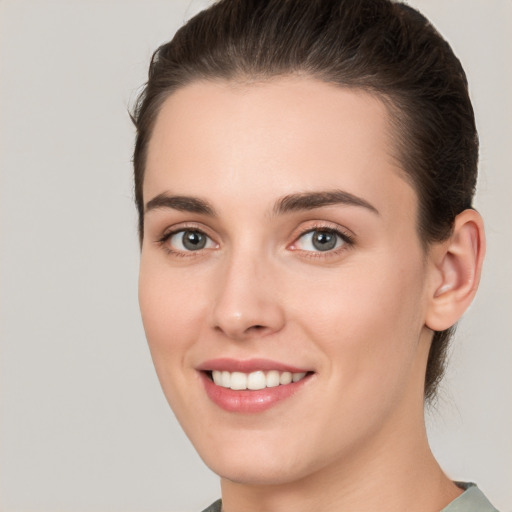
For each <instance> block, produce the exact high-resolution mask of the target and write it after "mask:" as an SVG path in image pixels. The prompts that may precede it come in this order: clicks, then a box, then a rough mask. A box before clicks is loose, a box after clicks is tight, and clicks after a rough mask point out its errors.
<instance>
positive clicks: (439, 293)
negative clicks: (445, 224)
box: [425, 210, 485, 331]
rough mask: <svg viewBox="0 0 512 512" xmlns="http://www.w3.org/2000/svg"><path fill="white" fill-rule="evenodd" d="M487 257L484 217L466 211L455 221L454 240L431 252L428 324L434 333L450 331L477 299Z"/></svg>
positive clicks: (435, 247) (474, 212) (436, 245)
mask: <svg viewBox="0 0 512 512" xmlns="http://www.w3.org/2000/svg"><path fill="white" fill-rule="evenodd" d="M484 255H485V234H484V225H483V221H482V217H481V216H480V214H479V213H478V212H476V211H475V210H464V211H463V212H462V213H460V214H459V215H457V217H456V218H455V225H454V229H453V234H452V236H451V237H450V238H449V239H448V240H447V241H444V242H441V243H439V244H435V245H434V246H433V247H432V248H431V251H430V254H429V259H430V264H431V273H430V286H429V291H428V293H429V297H428V299H429V303H428V308H427V316H426V320H425V324H426V326H427V327H428V328H430V329H432V330H433V331H444V330H445V329H448V328H449V327H451V326H452V325H454V324H455V323H457V321H458V320H459V318H460V317H461V316H462V314H463V313H464V312H465V311H466V309H467V308H468V306H469V305H470V304H471V301H472V300H473V297H474V296H475V293H476V290H477V288H478V284H479V282H480V274H481V271H482V263H483V259H484Z"/></svg>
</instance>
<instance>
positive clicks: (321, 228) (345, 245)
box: [156, 224, 355, 258]
mask: <svg viewBox="0 0 512 512" xmlns="http://www.w3.org/2000/svg"><path fill="white" fill-rule="evenodd" d="M187 231H190V232H196V233H200V234H202V235H204V236H205V237H207V238H208V239H209V240H212V238H211V237H210V236H209V235H208V234H207V233H205V231H204V230H202V229H200V228H198V227H197V226H180V228H179V229H174V230H172V231H168V232H165V233H164V234H163V235H162V236H161V237H160V238H159V239H158V240H156V242H157V243H158V244H159V245H161V246H162V247H164V249H165V250H166V251H167V253H168V254H170V255H173V256H178V257H184V258H189V257H194V256H199V255H200V254H202V253H203V251H204V250H205V249H198V250H197V251H181V250H176V249H172V248H171V246H170V245H169V244H168V243H167V242H168V241H169V240H170V239H171V238H172V237H173V236H174V235H177V234H178V233H182V232H183V233H184V232H187ZM314 232H319V233H328V234H332V235H335V236H337V237H338V238H340V239H341V241H342V245H341V247H336V248H334V249H330V250H326V251H308V250H304V249H297V248H293V246H294V245H295V244H297V242H298V241H299V240H300V239H301V238H303V237H304V236H306V235H307V234H309V233H314ZM354 244H355V240H354V237H353V236H351V235H349V234H348V233H346V232H344V231H342V230H341V229H339V228H334V227H332V226H326V225H320V224H319V225H313V226H311V227H308V228H307V229H305V230H302V231H301V232H300V233H299V234H298V235H297V236H296V237H295V238H294V241H293V242H292V244H290V245H288V246H287V247H289V248H291V250H293V251H300V252H301V253H302V255H303V256H305V257H308V258H326V257H327V258H328V257H330V256H335V255H338V254H339V253H340V252H343V251H345V250H347V249H349V248H351V247H352V246H353V245H354ZM206 250H208V249H206Z"/></svg>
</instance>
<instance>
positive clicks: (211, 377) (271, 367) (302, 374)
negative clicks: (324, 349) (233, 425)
mask: <svg viewBox="0 0 512 512" xmlns="http://www.w3.org/2000/svg"><path fill="white" fill-rule="evenodd" d="M197 370H199V372H198V373H199V375H200V377H201V381H202V383H203V386H204V389H205V391H206V394H207V396H208V398H209V399H210V400H211V401H212V402H213V403H214V404H215V405H217V406H218V407H220V408H221V409H224V410H225V411H228V412H237V413H258V412H263V411H265V410H267V409H269V408H271V407H274V406H275V405H277V404H279V403H282V402H283V401H285V400H286V399H289V398H291V397H292V396H294V395H295V394H296V393H298V392H299V390H301V389H304V388H305V387H307V386H306V384H307V383H308V382H309V381H311V380H312V379H311V378H312V377H313V376H314V375H315V372H314V371H311V370H307V369H305V368H304V369H303V368H297V367H294V366H290V365H287V364H282V363H279V362H276V361H270V360H266V359H251V360H234V359H227V358H222V359H215V360H210V361H206V362H204V363H203V364H202V365H201V366H200V367H198V368H197Z"/></svg>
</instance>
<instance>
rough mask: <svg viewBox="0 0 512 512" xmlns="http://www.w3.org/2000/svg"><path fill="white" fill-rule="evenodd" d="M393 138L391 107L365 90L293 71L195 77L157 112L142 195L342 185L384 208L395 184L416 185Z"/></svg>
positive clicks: (268, 193)
mask: <svg viewBox="0 0 512 512" xmlns="http://www.w3.org/2000/svg"><path fill="white" fill-rule="evenodd" d="M392 140H393V139H392V131H391V128H390V123H389V113H388V110H387V108H386V106H385V105H384V103H383V102H382V101H380V100H379V99H378V98H377V97H375V96H373V95H370V94H368V93H366V92H363V91H360V90H354V89H349V88H341V87H339V86H335V85H332V84H327V83H324V82H321V81H318V80H315V79H312V78H296V77H293V78H292V77H289V78H279V79H272V80H268V81H264V82H254V83H239V82H227V81H215V82H214V81H207V82H206V81H205V82H195V83H192V84H190V85H187V86H185V87H183V88H182V89H179V90H178V91H176V92H175V93H173V94H172V95H171V96H170V97H169V98H167V100H166V101H165V102H164V104H163V106H162V108H161V110H160V112H159V115H158V117H157V120H156V123H155V127H154V130H153V134H152V138H151V140H150V144H149V148H148V158H147V165H146V178H145V183H144V200H145V201H147V200H149V199H151V198H152V197H154V196H155V195H157V194H160V193H162V192H166V191H169V190H172V192H173V193H183V194H187V195H190V194H193V195H198V196H208V197H211V196H212V195H215V197H216V198H218V199H219V200H223V199H226V200H233V199H235V198H236V197H238V198H239V199H240V202H241V203H243V204H249V203H250V202H251V201H255V200H258V201H259V202H260V203H262V202H263V199H264V198H268V200H269V202H270V201H271V200H272V199H273V198H272V196H277V195H285V194H290V193H296V192H298V191H300V192H304V191H309V190H317V189H324V190H325V189H339V188H342V189H344V190H347V191H348V192H350V193H352V194H355V195H359V196H362V197H365V198H366V199H368V200H373V201H377V202H378V203H383V204H382V206H383V207H384V206H385V204H384V203H385V202H386V199H392V196H393V193H394V192H396V191H397V190H393V189H396V188H397V187H398V188H400V189H403V190H400V191H399V192H403V191H406V192H407V194H409V195H410V194H411V192H412V189H410V186H409V185H408V184H407V183H406V181H405V180H404V179H403V178H402V176H403V172H402V170H401V169H400V167H399V164H398V163H397V160H396V159H395V158H394V157H393V144H392ZM234 191H236V194H235V195H236V197H235V198H234V197H233V192H234ZM413 196H414V197H412V201H411V198H409V199H410V200H409V202H410V206H411V208H414V207H415V194H414V193H413ZM242 198H243V200H242ZM395 199H396V198H395ZM388 202H389V201H388ZM409 215H410V212H409Z"/></svg>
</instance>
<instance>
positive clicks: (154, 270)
mask: <svg viewBox="0 0 512 512" xmlns="http://www.w3.org/2000/svg"><path fill="white" fill-rule="evenodd" d="M392 154H393V144H392V136H391V134H390V130H389V129H388V120H387V111H386V109H385V107H384V106H383V104H382V103H381V102H380V101H379V100H378V99H376V98H375V97H373V96H370V95H368V94H367V93H364V92H360V91H354V90H350V89H343V88H339V87H336V86H333V85H328V84H325V83H323V82H319V81H316V80H314V79H307V78H303V79H299V78H286V79H285V78H280V79H274V80H271V81H267V82H262V83H251V84H235V83H229V82H223V81H219V82H197V83H194V84H192V85H188V86H186V87H184V88H182V89H181V90H178V91H177V92H175V93H174V94H173V95H171V96H170V97H169V98H168V99H167V100H166V102H165V103H164V105H163V107H162V109H161V111H160V113H159V116H158V119H157V122H156V125H155V128H154V132H153V135H152V138H151V141H150V145H149V152H148V159H147V167H146V175H145V181H144V201H145V204H146V212H145V223H144V230H145V233H144V241H143V246H142V256H141V268H140V293H139V295H140V297H139V298H140V306H141V310H142V317H143V322H144V327H145V331H146V335H147V339H148V343H149V347H150V350H151V354H152V357H153V361H154V364H155V367H156V371H157V373H158V377H159V379H160V382H161V385H162V388H163V390H164V393H165V395H166V397H167V399H168V401H169V403H170V405H171V407H172V409H173V410H174V412H175V414H176V416H177V418H178V420H179V422H180V423H181V425H182V427H183V429H184V430H185V432H186V433H187V435H188V436H189V438H190V439H191V441H192V443H193V444H194V445H195V447H196V449H197V450H198V452H199V454H200V455H201V457H202V458H203V459H204V460H205V462H206V463H207V464H208V465H209V466H210V467H211V468H212V469H213V470H214V471H215V472H217V473H218V474H220V475H221V476H223V477H226V478H228V479H230V480H234V481H238V482H246V483H261V484H264V483H279V482H283V483H284V482H292V481H297V480H299V479H301V478H302V477H305V476H308V475H312V474H314V473H317V472H319V471H320V472H321V471H322V470H324V469H326V468H328V467H330V468H333V467H338V468H340V470H341V468H351V470H354V468H355V467H358V466H357V465H358V464H359V463H360V462H361V461H362V460H363V459H364V457H368V458H371V457H376V456H377V455H376V454H378V453H381V452H382V453H385V452H389V451H390V450H393V449H396V447H397V446H399V445H400V443H401V442H403V439H407V436H408V435H409V434H410V432H412V431H413V430H414V429H415V428H417V427H418V423H417V420H418V417H419V416H420V415H421V411H422V406H423V404H422V399H423V382H424V371H425V365H426V358H427V353H428V345H429V340H430V332H429V330H428V329H427V328H426V327H425V317H426V313H427V309H428V295H429V282H428V268H429V261H428V255H425V253H424V252H423V251H422V247H421V243H420V240H419V238H418V235H417V231H416V218H417V216H416V212H417V196H416V194H415V192H414V190H413V189H412V188H411V186H410V185H409V184H408V183H407V182H406V181H405V180H404V178H403V177H402V174H401V170H400V168H399V165H398V163H397V161H396V160H395V159H394V158H393V157H392ZM430 288H431V286H430ZM212 377H215V382H213V381H212ZM290 379H291V380H292V381H291V382H289V381H290ZM247 387H249V388H254V389H247ZM232 388H233V389H232ZM379 450H380V451H379Z"/></svg>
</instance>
